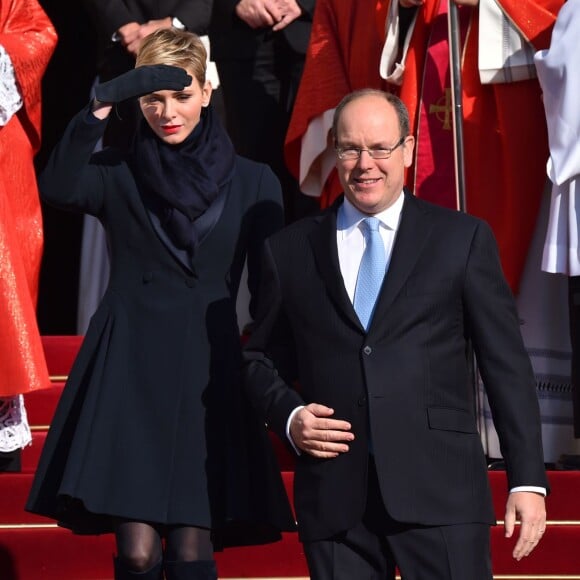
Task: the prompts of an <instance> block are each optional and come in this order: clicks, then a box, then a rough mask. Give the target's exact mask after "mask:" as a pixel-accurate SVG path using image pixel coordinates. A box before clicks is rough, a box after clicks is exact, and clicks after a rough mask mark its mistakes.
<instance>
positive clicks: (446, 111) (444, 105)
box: [429, 89, 453, 131]
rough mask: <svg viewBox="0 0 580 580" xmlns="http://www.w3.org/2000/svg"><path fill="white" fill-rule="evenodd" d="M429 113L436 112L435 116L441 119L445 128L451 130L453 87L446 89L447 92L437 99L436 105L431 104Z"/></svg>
mask: <svg viewBox="0 0 580 580" xmlns="http://www.w3.org/2000/svg"><path fill="white" fill-rule="evenodd" d="M429 113H435V116H436V117H437V119H438V120H439V121H441V122H442V123H443V129H445V130H447V131H450V130H451V120H452V118H453V117H452V114H451V113H452V102H451V89H445V94H444V95H443V96H442V97H440V98H439V99H437V102H436V104H435V105H429Z"/></svg>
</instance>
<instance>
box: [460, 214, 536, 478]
mask: <svg viewBox="0 0 580 580" xmlns="http://www.w3.org/2000/svg"><path fill="white" fill-rule="evenodd" d="M464 301H465V312H466V326H467V328H468V332H469V333H470V335H471V337H472V340H473V346H474V350H475V354H476V360H477V364H478V368H479V371H480V373H481V377H482V380H483V383H484V385H485V389H486V393H487V395H488V398H489V403H490V407H491V411H492V415H493V420H494V424H495V426H496V429H497V431H498V435H499V440H500V446H501V450H502V454H503V456H504V459H505V461H506V467H507V475H508V484H509V488H510V489H511V488H513V487H517V486H521V485H535V486H539V487H546V488H548V483H547V480H546V474H545V469H544V459H543V451H542V439H541V422H540V412H539V405H538V400H537V395H536V385H535V378H534V374H533V371H532V366H531V363H530V360H529V357H528V355H527V352H526V350H525V347H524V343H523V340H522V336H521V333H520V329H519V318H518V314H517V311H516V307H515V302H514V299H513V296H512V293H511V290H510V289H509V286H508V285H507V282H506V281H505V278H504V276H503V274H502V271H501V265H500V261H499V253H498V250H497V245H496V242H495V239H494V237H493V234H492V232H491V229H490V228H489V226H487V224H485V223H484V222H480V223H479V225H478V226H477V228H476V231H475V234H474V237H473V240H472V245H471V251H470V255H469V259H468V263H467V269H466V272H465V289H464Z"/></svg>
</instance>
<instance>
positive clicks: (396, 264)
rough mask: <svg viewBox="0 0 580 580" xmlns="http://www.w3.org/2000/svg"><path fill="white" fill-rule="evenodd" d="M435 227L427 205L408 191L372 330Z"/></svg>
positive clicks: (411, 269) (395, 294)
mask: <svg viewBox="0 0 580 580" xmlns="http://www.w3.org/2000/svg"><path fill="white" fill-rule="evenodd" d="M432 227H433V224H432V222H431V220H429V219H428V209H427V208H426V206H423V205H420V204H419V203H418V202H417V199H416V198H415V197H414V196H413V195H412V194H410V193H407V192H405V203H404V205H403V211H402V215H401V223H400V225H399V231H398V232H397V236H396V238H395V244H394V246H393V253H392V255H391V261H390V264H389V269H388V271H387V274H386V276H385V281H384V283H383V287H382V289H381V293H380V294H379V298H378V301H377V306H376V309H375V313H374V315H373V321H372V322H371V327H370V328H371V329H372V327H373V325H374V323H375V321H381V320H383V319H384V317H385V316H386V315H387V311H388V309H389V307H390V306H391V304H392V303H393V300H394V299H395V297H396V296H397V294H399V292H400V291H401V288H402V287H403V285H404V283H405V281H406V280H407V278H408V277H409V275H410V273H411V272H412V271H413V268H414V267H415V264H416V263H417V260H418V259H419V256H420V255H421V252H422V251H423V248H424V247H425V243H426V241H427V240H428V238H429V236H430V235H431V230H432Z"/></svg>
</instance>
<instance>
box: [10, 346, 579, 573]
mask: <svg viewBox="0 0 580 580" xmlns="http://www.w3.org/2000/svg"><path fill="white" fill-rule="evenodd" d="M79 344H80V339H79V338H78V337H45V338H44V345H45V351H46V354H47V360H48V363H49V369H50V372H51V376H53V381H54V386H53V388H51V389H47V390H45V391H40V392H37V393H33V394H31V395H29V396H27V399H26V404H27V409H28V414H29V419H30V423H31V426H32V427H33V433H34V441H33V445H32V446H30V447H27V448H26V449H25V450H24V451H23V453H22V473H16V474H8V473H3V474H0V580H111V578H112V572H111V569H112V564H111V559H112V556H113V554H114V550H115V549H114V542H113V538H112V537H111V536H110V535H105V536H97V537H94V536H90V537H79V536H75V535H73V534H71V533H70V532H69V531H68V530H63V529H60V528H57V527H56V526H54V524H53V522H52V521H50V520H46V519H45V518H42V517H39V516H34V515H31V514H28V513H26V512H24V510H23V506H24V503H25V501H26V497H27V494H28V489H29V487H30V483H31V480H32V474H33V473H34V469H35V466H36V463H37V461H38V456H39V454H40V450H41V448H42V444H43V441H44V437H45V435H46V428H47V426H48V424H49V423H50V420H51V418H52V414H53V412H54V408H55V405H56V402H57V400H58V397H59V396H60V392H61V390H62V386H63V384H62V381H63V377H64V376H65V375H66V374H68V371H69V369H70V365H71V362H72V360H73V359H74V356H75V354H76V352H77V350H78V347H79ZM273 443H274V445H275V448H276V451H277V454H278V457H279V460H280V465H281V468H282V471H283V474H284V479H285V482H286V485H287V489H288V490H289V492H291V485H292V479H293V473H292V465H293V459H292V457H291V456H290V455H289V454H288V453H287V451H286V449H285V448H284V446H283V445H282V444H281V443H280V442H279V441H278V440H277V439H275V438H273ZM489 475H490V482H491V486H492V491H493V496H494V502H495V508H496V514H497V518H498V519H499V520H503V510H504V506H505V500H506V495H507V490H506V480H505V474H504V473H503V472H499V471H496V472H490V474H489ZM549 478H550V483H551V486H552V494H551V495H550V497H549V498H548V501H547V505H548V519H549V520H550V522H551V524H550V525H549V527H548V531H547V533H546V535H545V537H544V539H543V541H542V543H541V544H540V546H539V547H538V548H537V549H536V551H535V552H534V553H532V555H531V556H529V557H528V558H526V559H525V560H523V561H521V562H519V563H517V562H515V561H514V560H513V559H512V558H511V550H512V548H513V544H514V542H515V540H506V539H505V538H504V537H503V529H502V527H501V526H498V527H496V528H494V529H493V530H492V550H493V568H494V574H495V578H497V579H501V578H505V579H508V578H510V579H517V578H519V579H522V580H524V579H526V580H536V579H537V580H539V579H546V580H547V579H550V580H554V579H568V580H572V579H579V580H580V498H579V496H580V472H574V471H552V472H550V473H549ZM217 561H218V569H219V573H220V578H224V579H225V578H229V579H233V578H288V579H290V578H294V579H296V578H307V576H308V573H307V569H306V564H305V561H304V554H303V551H302V548H301V546H300V543H299V542H298V539H297V536H296V534H286V535H285V536H284V538H283V540H282V541H281V542H278V543H276V544H271V545H267V546H258V547H248V548H235V549H228V550H226V551H224V552H222V553H219V554H217ZM434 580H435V579H434ZM465 580H469V579H465Z"/></svg>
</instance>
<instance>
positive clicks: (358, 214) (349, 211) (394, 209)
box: [336, 193, 405, 236]
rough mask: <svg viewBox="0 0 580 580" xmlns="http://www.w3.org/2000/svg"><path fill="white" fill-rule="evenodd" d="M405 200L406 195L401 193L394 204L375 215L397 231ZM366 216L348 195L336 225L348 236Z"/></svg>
mask: <svg viewBox="0 0 580 580" xmlns="http://www.w3.org/2000/svg"><path fill="white" fill-rule="evenodd" d="M404 201H405V195H404V194H403V193H401V195H399V197H398V198H397V201H395V203H394V204H393V205H391V206H389V207H388V208H387V209H384V210H383V211H381V212H379V213H377V214H374V217H376V218H378V219H379V220H380V222H381V225H383V226H384V227H386V228H388V229H390V230H393V231H395V232H396V231H397V229H398V227H399V221H400V218H401V212H402V211H403V203H404ZM366 217H369V216H368V215H367V214H365V213H363V212H362V211H360V210H359V209H357V208H356V207H355V206H354V205H353V204H352V203H351V202H350V201H349V200H348V199H347V198H346V197H344V199H343V203H342V205H341V206H340V208H339V209H338V216H337V226H336V227H337V229H338V230H339V231H341V232H342V233H343V235H345V236H348V235H350V234H351V233H352V231H353V230H354V229H355V228H357V227H358V225H359V223H360V222H361V221H362V220H363V219H364V218H366Z"/></svg>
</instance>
